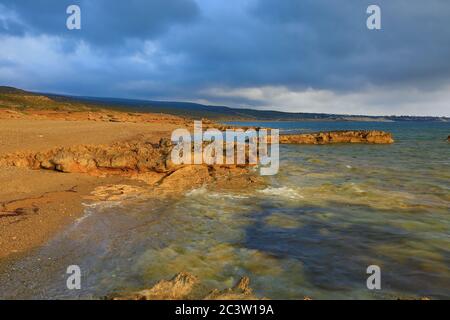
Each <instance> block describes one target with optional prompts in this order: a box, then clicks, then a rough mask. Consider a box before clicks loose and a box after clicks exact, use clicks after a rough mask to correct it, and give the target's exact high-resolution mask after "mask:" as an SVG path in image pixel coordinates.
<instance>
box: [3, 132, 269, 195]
mask: <svg viewBox="0 0 450 320" xmlns="http://www.w3.org/2000/svg"><path fill="white" fill-rule="evenodd" d="M171 151H172V145H171V142H170V141H169V140H167V139H161V140H160V142H159V143H157V144H152V143H150V142H147V141H145V139H137V140H133V141H128V142H120V143H115V144H113V145H110V146H107V145H95V146H92V145H80V146H73V147H68V148H65V147H61V148H56V149H52V150H48V151H45V152H37V153H32V152H30V153H26V152H22V153H13V154H8V155H6V156H3V157H0V165H7V166H15V167H24V168H31V169H43V170H53V171H59V172H64V173H87V174H90V175H94V176H106V175H118V176H124V177H130V178H137V179H139V180H142V181H145V182H147V183H148V184H149V185H152V186H154V187H155V191H156V190H157V191H158V192H161V193H165V192H170V193H177V192H183V191H187V190H189V189H192V188H196V187H200V186H202V185H205V184H211V185H216V186H217V187H221V188H223V189H239V188H245V187H247V186H249V185H252V186H255V185H256V184H258V183H262V178H261V177H259V176H257V175H255V174H254V173H253V172H251V170H250V169H249V167H246V166H245V165H241V166H235V165H175V164H173V163H172V161H171V156H170V154H171Z"/></svg>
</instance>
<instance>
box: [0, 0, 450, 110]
mask: <svg viewBox="0 0 450 320" xmlns="http://www.w3.org/2000/svg"><path fill="white" fill-rule="evenodd" d="M69 4H78V5H80V6H81V8H82V30H80V31H68V30H67V29H66V28H65V21H66V18H67V15H66V13H65V10H66V8H67V6H68V5H69ZM370 4H377V5H379V6H380V7H381V10H382V30H380V31H369V30H368V29H367V27H366V19H367V14H366V9H367V7H368V6H369V5H370ZM2 10H3V11H4V14H3V15H2ZM449 17H450V4H449V3H448V1H447V0H428V1H409V0H375V1H373V0H370V1H369V0H229V1H223V0H220V1H219V0H205V1H200V0H141V1H138V0H131V1H107V0H95V1H87V0H68V1H66V0H58V1H55V0H40V1H23V0H22V1H17V0H14V1H8V0H0V36H1V35H3V36H10V37H14V39H16V38H21V37H22V38H23V39H25V40H24V41H27V45H28V43H30V42H32V40H31V39H30V37H31V38H33V39H37V40H36V41H37V42H38V43H39V42H40V41H41V42H42V41H44V42H45V44H42V45H47V43H48V47H49V50H51V51H52V53H54V54H55V60H56V61H58V59H60V60H61V62H60V63H59V64H56V63H55V64H51V63H50V62H47V61H45V62H43V60H44V59H46V57H45V55H43V57H42V60H39V61H36V60H37V58H35V57H34V58H33V59H31V58H30V57H29V56H27V54H28V53H26V52H25V53H24V52H23V49H22V48H23V47H20V48H21V49H22V50H21V51H20V52H19V51H17V53H16V52H14V50H10V51H11V52H10V53H9V54H8V55H7V56H6V54H5V56H6V57H7V59H9V60H8V61H9V62H8V64H7V65H8V66H9V67H4V69H2V67H1V65H2V64H0V81H2V82H5V81H7V80H8V78H7V77H8V76H11V75H14V77H16V78H17V79H25V78H27V81H28V82H26V84H27V85H30V83H32V82H30V81H31V80H28V77H27V74H28V73H30V74H33V75H36V78H40V80H39V81H37V80H36V84H35V85H34V86H33V85H30V86H31V87H33V88H38V89H41V86H42V85H43V84H45V85H46V88H48V90H60V91H64V92H68V93H73V94H90V95H114V96H125V97H130V96H134V97H142V98H161V99H176V98H177V99H191V100H196V99H209V100H211V101H218V97H217V96H215V95H217V94H218V92H220V90H219V91H218V90H212V91H211V90H209V89H211V88H220V89H223V90H229V91H233V92H237V95H236V96H233V95H228V94H227V93H226V92H222V93H221V95H222V96H221V99H222V100H221V101H225V102H232V103H233V104H235V105H239V103H240V102H241V103H242V104H246V105H256V106H258V105H261V103H262V100H261V99H256V98H254V97H253V95H252V94H250V93H249V92H248V91H247V92H245V94H244V95H243V96H241V95H240V94H241V91H239V89H242V88H263V87H283V88H285V89H286V90H288V91H293V92H301V91H304V90H307V89H310V88H312V89H313V90H329V91H332V92H333V93H337V94H351V93H354V92H359V91H362V90H365V89H367V88H370V90H371V92H377V90H384V89H389V90H396V92H401V91H402V90H419V91H420V90H428V91H433V90H438V89H439V88H443V87H446V86H449V84H450V59H449V58H448V57H449V56H450V41H449V40H450V27H449V26H450V21H449V20H448V19H449ZM39 37H41V38H39ZM42 37H47V38H42ZM55 37H56V38H57V39H58V41H55V40H54V39H53V38H55ZM52 39H53V40H52ZM10 40H11V39H10ZM80 40H83V42H80ZM11 41H12V40H11ZM11 43H13V44H12V45H13V46H14V45H17V44H16V42H14V41H13V42H11ZM32 43H33V45H34V46H38V44H36V43H34V42H32ZM80 43H83V45H82V46H80ZM17 48H19V46H18V45H17ZM17 50H19V49H17ZM41 50H42V51H45V50H44V49H42V48H41ZM16 56H17V57H16ZM1 57H2V56H1V53H0V60H1V59H2V58H1ZM64 58H67V60H68V61H69V63H70V66H71V67H70V66H66V67H65V69H64V72H62V71H61V72H58V70H57V69H58V68H59V67H58V66H59V65H61V63H62V62H63V61H64ZM3 59H4V60H5V59H6V58H3ZM40 65H43V66H45V67H42V75H41V74H40V73H39V71H40V69H39V66H40ZM14 66H15V67H14ZM17 66H19V67H17ZM14 68H15V69H14ZM49 69H51V71H52V72H48V70H49ZM2 70H6V71H3V73H2ZM67 74H70V78H69V79H62V78H61V77H62V75H67ZM52 77H53V78H52ZM16 78H14V79H16ZM17 81H18V82H17V85H18V86H20V85H21V83H20V81H19V80H17ZM11 84H14V83H11ZM46 88H44V89H46ZM374 88H375V89H374ZM235 89H236V90H235ZM215 97H216V100H214V98H215ZM399 97H400V96H396V97H395V98H394V97H392V98H391V99H392V101H393V102H395V103H398V100H397V99H399ZM372 98H373V97H372ZM372 98H371V99H372ZM388 98H390V95H389V97H388ZM388 98H386V99H385V100H386V101H387V99H388ZM400 98H401V97H400ZM404 100H405V101H407V100H408V99H407V98H406V97H405V99H404ZM283 101H284V100H283ZM358 101H359V100H358ZM408 101H409V100H408ZM386 105H388V102H386ZM281 107H282V106H281ZM386 109H387V110H389V111H391V110H390V109H388V107H386Z"/></svg>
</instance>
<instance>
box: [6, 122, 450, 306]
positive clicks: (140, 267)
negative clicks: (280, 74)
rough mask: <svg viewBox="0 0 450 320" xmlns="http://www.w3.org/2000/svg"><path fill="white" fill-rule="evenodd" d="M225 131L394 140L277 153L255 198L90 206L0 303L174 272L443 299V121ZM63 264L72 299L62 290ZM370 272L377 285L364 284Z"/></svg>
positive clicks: (76, 293)
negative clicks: (75, 276)
mask: <svg viewBox="0 0 450 320" xmlns="http://www.w3.org/2000/svg"><path fill="white" fill-rule="evenodd" d="M228 124H233V125H236V126H261V127H270V128H278V129H280V131H281V133H307V132H317V131H328V130H350V129H351V130H384V131H388V132H391V133H392V134H393V137H394V139H395V143H394V144H391V145H368V144H335V145H281V146H280V169H279V172H278V174H277V175H275V176H270V177H266V178H265V179H266V182H267V186H265V187H264V188H262V189H254V190H253V189H245V190H239V191H236V192H230V191H227V192H220V191H217V190H215V191H213V190H209V189H208V187H207V186H204V187H201V188H197V189H194V190H190V191H189V192H186V193H185V194H181V195H180V196H179V199H178V200H176V201H173V200H170V201H166V200H164V199H160V200H148V199H139V198H136V199H134V201H131V202H129V203H111V204H109V205H102V204H98V205H86V207H85V214H84V216H83V217H82V218H81V219H79V220H78V221H77V222H76V223H74V224H73V225H71V226H69V227H68V228H67V229H66V230H64V231H63V232H61V233H60V234H58V235H56V236H55V238H53V239H52V240H50V241H49V242H48V243H47V244H46V245H44V246H43V247H41V248H38V249H36V250H34V251H33V252H31V253H30V254H28V255H27V256H25V257H23V258H21V259H19V260H17V261H14V262H13V263H8V264H4V265H3V266H0V298H6V299H19V298H20V299H99V298H102V297H104V296H106V295H109V294H111V293H114V292H129V291H134V290H141V289H144V288H148V287H151V286H152V285H154V284H155V283H156V282H157V281H159V280H161V279H170V278H172V277H173V276H174V275H175V274H176V273H178V272H181V271H186V272H190V273H192V274H194V275H195V276H197V277H198V278H200V279H201V280H202V283H203V284H204V285H205V286H206V287H207V288H218V289H222V288H228V287H231V286H233V285H234V284H235V283H236V282H237V281H238V280H239V278H240V277H242V276H248V277H249V278H250V279H251V282H250V286H251V287H252V289H253V292H254V293H255V295H256V296H258V297H265V298H269V299H304V298H305V297H309V298H312V299H420V298H430V299H449V298H450V142H448V141H447V137H448V135H450V123H446V122H414V121H405V122H331V121H330V122H323V121H309V122H232V123H228ZM70 265H77V266H79V267H80V270H81V289H80V290H69V289H68V288H67V285H66V281H67V279H68V277H69V274H67V272H66V271H67V267H68V266H70ZM370 266H378V267H379V271H380V273H379V277H380V288H379V289H376V288H375V289H374V288H371V289H369V288H368V286H367V281H368V278H369V277H370V276H371V273H370V272H369V273H368V268H369V267H370ZM369 269H370V268H369ZM369 280H370V279H369Z"/></svg>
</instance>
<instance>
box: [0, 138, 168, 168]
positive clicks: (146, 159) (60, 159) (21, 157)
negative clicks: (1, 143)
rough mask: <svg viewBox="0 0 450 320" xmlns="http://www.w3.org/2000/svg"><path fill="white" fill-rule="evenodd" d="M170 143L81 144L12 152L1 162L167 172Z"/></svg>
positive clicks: (49, 166)
mask: <svg viewBox="0 0 450 320" xmlns="http://www.w3.org/2000/svg"><path fill="white" fill-rule="evenodd" d="M169 155H170V142H169V141H167V140H165V139H161V141H160V143H159V144H151V143H148V142H145V141H140V140H136V141H132V142H121V143H116V144H113V145H111V146H104V145H98V146H90V145H80V146H74V147H69V148H64V147H62V148H56V149H52V150H49V151H45V152H37V153H13V154H9V155H6V156H4V157H2V158H0V164H4V165H5V164H6V165H10V166H16V167H28V168H31V169H46V170H55V171H60V172H67V173H93V174H101V173H109V174H114V173H120V174H121V173H127V172H129V173H131V172H139V173H144V172H149V171H155V172H167V171H169V170H170V169H171V165H170V163H169V162H170V161H169V158H170V157H169Z"/></svg>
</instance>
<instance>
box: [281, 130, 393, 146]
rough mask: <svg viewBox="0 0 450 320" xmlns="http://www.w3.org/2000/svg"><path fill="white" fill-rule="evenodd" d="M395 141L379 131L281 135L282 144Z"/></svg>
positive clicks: (381, 142) (390, 136) (387, 133)
mask: <svg viewBox="0 0 450 320" xmlns="http://www.w3.org/2000/svg"><path fill="white" fill-rule="evenodd" d="M393 142H394V139H393V138H392V135H391V134H390V133H389V132H384V131H378V130H370V131H366V130H345V131H330V132H318V133H302V134H289V135H280V143H282V144H331V143H374V144H390V143H393Z"/></svg>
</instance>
